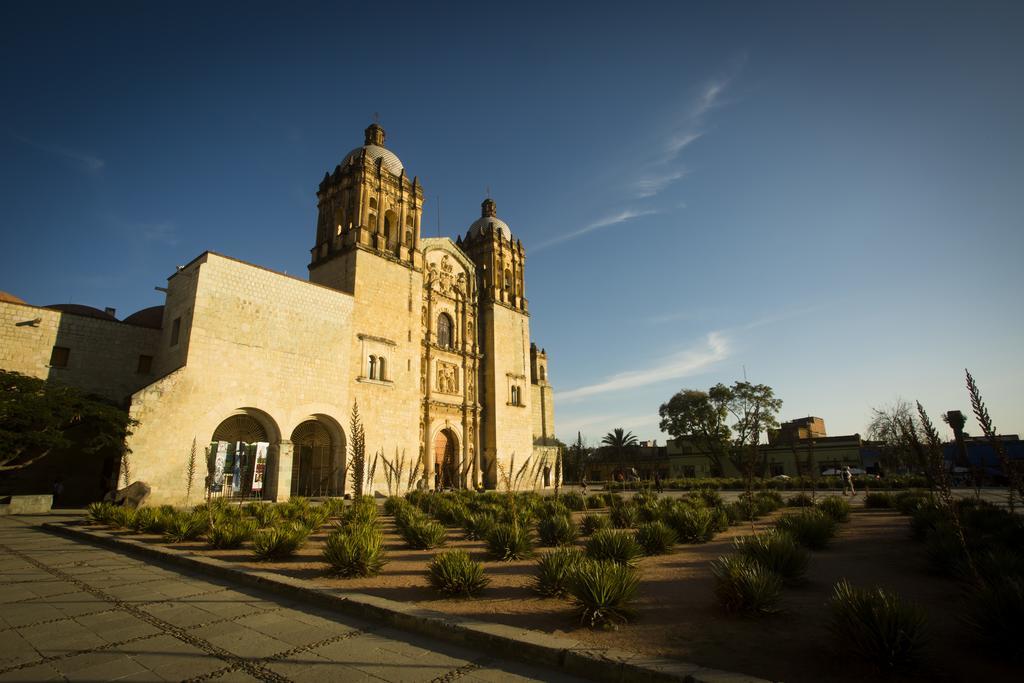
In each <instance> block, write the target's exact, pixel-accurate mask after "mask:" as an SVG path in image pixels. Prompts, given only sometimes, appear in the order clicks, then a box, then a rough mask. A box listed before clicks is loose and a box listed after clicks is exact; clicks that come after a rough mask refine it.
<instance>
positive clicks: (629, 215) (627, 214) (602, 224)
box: [531, 209, 658, 253]
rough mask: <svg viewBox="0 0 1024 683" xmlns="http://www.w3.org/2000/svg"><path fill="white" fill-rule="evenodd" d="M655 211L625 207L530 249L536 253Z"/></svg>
mask: <svg viewBox="0 0 1024 683" xmlns="http://www.w3.org/2000/svg"><path fill="white" fill-rule="evenodd" d="M655 213H658V212H657V211H655V210H654V209H645V210H643V211H635V210H632V209H626V210H625V211H620V212H619V213H616V214H612V215H610V216H606V217H604V218H602V219H600V220H597V221H594V222H593V223H591V224H589V225H587V226H586V227H583V228H580V229H579V230H574V231H572V232H567V233H564V234H562V235H558V236H556V237H553V238H551V239H549V240H548V241H547V242H541V243H540V244H538V245H537V246H535V247H534V248H533V249H532V250H531V251H533V252H534V253H536V252H538V251H540V250H541V249H547V248H548V247H553V246H554V245H556V244H561V243H562V242H566V241H568V240H571V239H575V238H576V237H579V236H580V235H586V234H587V233H588V232H593V231H594V230H599V229H601V228H607V227H608V226H610V225H617V224H619V223H625V222H626V221H629V220H633V219H634V218H639V217H640V216H649V215H651V214H655Z"/></svg>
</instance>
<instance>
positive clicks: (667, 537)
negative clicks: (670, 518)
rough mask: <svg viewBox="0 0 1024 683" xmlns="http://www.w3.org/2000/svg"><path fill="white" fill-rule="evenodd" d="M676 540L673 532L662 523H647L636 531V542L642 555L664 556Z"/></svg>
mask: <svg viewBox="0 0 1024 683" xmlns="http://www.w3.org/2000/svg"><path fill="white" fill-rule="evenodd" d="M678 540H679V537H678V536H677V535H676V532H675V530H674V529H672V527H670V526H668V525H667V524H665V523H664V522H647V523H646V524H641V525H640V526H639V527H638V528H637V530H636V542H637V543H638V544H639V545H640V547H641V548H643V549H644V555H664V554H665V553H667V552H669V551H670V550H672V546H674V545H675V544H676V542H677V541H678Z"/></svg>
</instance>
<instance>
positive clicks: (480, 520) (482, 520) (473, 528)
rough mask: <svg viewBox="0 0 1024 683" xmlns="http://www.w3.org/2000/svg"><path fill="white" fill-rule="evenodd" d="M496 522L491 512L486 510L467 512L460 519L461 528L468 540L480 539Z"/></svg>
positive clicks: (484, 536)
mask: <svg viewBox="0 0 1024 683" xmlns="http://www.w3.org/2000/svg"><path fill="white" fill-rule="evenodd" d="M495 523H496V520H495V517H494V515H493V514H491V513H490V512H487V511H480V512H470V513H467V514H466V516H465V518H464V519H463V520H462V530H463V532H465V534H466V538H467V539H468V540H470V541H482V540H484V539H485V538H487V533H488V532H489V531H490V530H491V527H493V526H494V524H495Z"/></svg>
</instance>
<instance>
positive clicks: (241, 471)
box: [208, 408, 279, 498]
mask: <svg viewBox="0 0 1024 683" xmlns="http://www.w3.org/2000/svg"><path fill="white" fill-rule="evenodd" d="M278 441H279V436H278V433H277V425H275V424H274V422H273V420H272V419H271V418H270V417H269V416H268V415H266V414H265V413H262V412H261V411H258V410H255V409H248V408H243V409H241V410H239V411H238V412H237V413H235V414H234V415H231V416H229V417H227V418H225V419H224V420H222V421H221V423H220V424H219V425H217V428H216V429H214V430H213V436H212V437H211V438H210V448H209V453H208V457H209V462H208V466H209V469H210V474H211V476H210V478H209V481H208V485H209V487H210V493H211V494H212V495H214V496H226V497H234V498H262V497H263V494H264V491H265V483H266V475H267V463H268V459H269V458H270V455H271V454H270V449H271V447H272V446H273V445H276V443H277V442H278Z"/></svg>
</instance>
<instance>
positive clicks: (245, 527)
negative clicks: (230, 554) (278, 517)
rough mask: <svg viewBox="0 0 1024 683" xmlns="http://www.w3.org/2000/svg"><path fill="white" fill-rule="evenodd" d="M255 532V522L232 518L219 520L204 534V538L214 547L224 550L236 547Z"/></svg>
mask: <svg viewBox="0 0 1024 683" xmlns="http://www.w3.org/2000/svg"><path fill="white" fill-rule="evenodd" d="M254 533H256V522H254V521H251V520H240V519H232V520H227V521H224V522H221V523H220V524H218V525H216V526H215V527H213V528H212V529H210V531H209V532H208V533H207V534H206V539H207V540H208V541H209V542H210V545H212V546H213V547H214V548H218V549H221V550H226V549H228V548H237V547H239V546H241V545H242V543H244V542H245V541H248V540H249V539H250V538H252V535H253V534H254Z"/></svg>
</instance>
